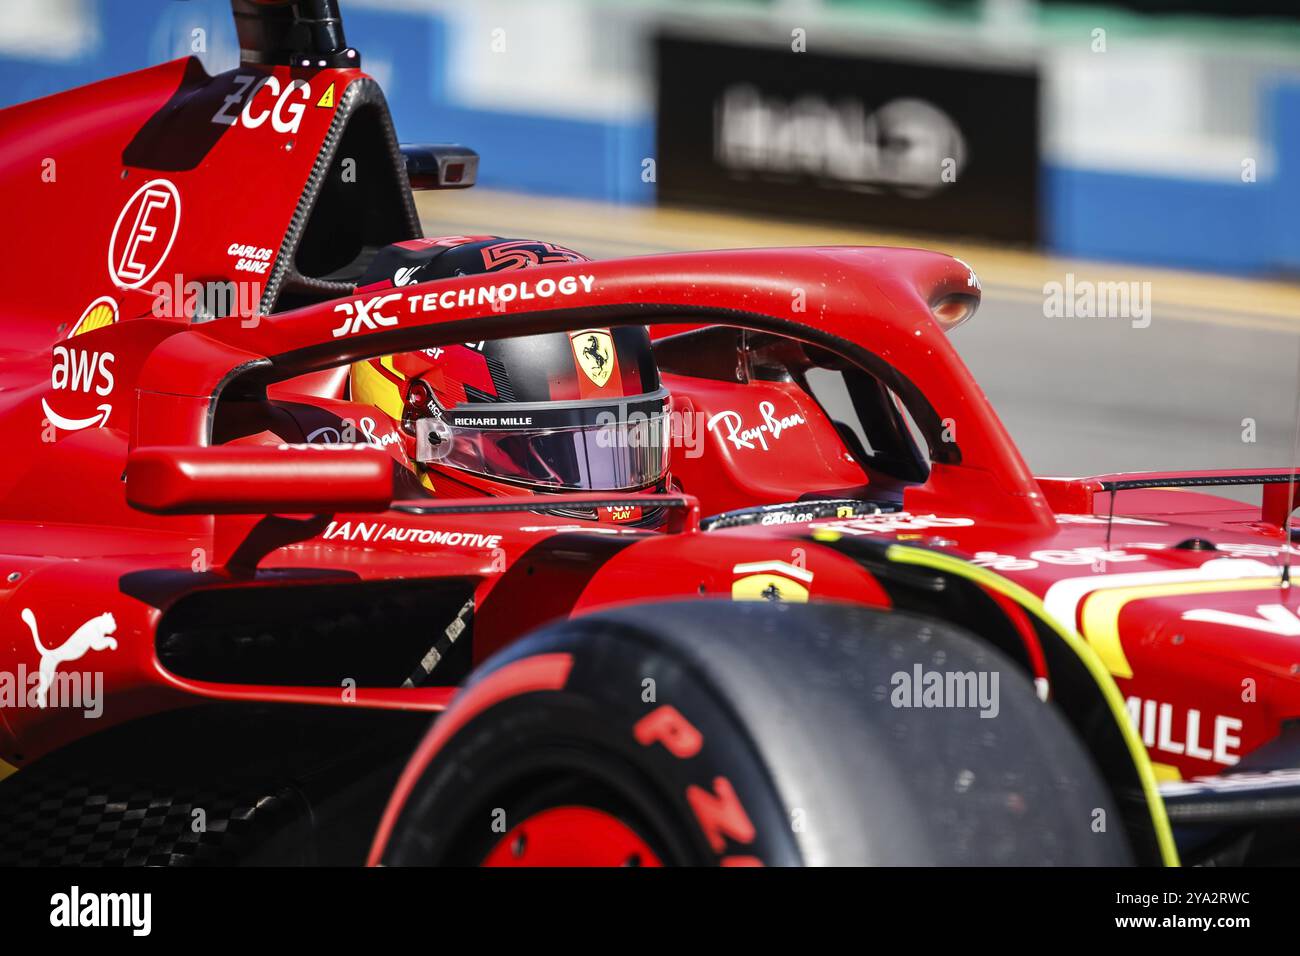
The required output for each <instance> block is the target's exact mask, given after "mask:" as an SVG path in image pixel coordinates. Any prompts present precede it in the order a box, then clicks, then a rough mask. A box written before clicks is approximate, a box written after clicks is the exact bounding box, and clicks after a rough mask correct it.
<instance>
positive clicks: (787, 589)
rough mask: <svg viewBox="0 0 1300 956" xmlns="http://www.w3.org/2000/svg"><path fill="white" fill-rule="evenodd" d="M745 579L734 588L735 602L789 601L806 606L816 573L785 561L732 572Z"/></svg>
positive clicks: (746, 566) (745, 566)
mask: <svg viewBox="0 0 1300 956" xmlns="http://www.w3.org/2000/svg"><path fill="white" fill-rule="evenodd" d="M731 570H732V573H733V574H737V575H741V577H738V578H736V580H735V581H733V582H732V584H731V599H732V600H733V601H785V602H788V603H799V604H803V603H805V602H807V600H808V587H809V585H811V584H812V579H813V576H812V572H811V571H808V570H806V569H804V568H800V567H796V566H795V565H793V564H788V563H787V562H785V561H755V562H752V563H748V564H738V565H736V566H735V567H734V568H732V569H731Z"/></svg>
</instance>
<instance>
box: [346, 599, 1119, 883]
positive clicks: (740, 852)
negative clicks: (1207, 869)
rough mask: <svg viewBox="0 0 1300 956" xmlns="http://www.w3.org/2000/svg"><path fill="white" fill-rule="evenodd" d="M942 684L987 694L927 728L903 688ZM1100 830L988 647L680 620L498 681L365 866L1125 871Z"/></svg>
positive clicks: (470, 698)
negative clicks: (951, 678)
mask: <svg viewBox="0 0 1300 956" xmlns="http://www.w3.org/2000/svg"><path fill="white" fill-rule="evenodd" d="M929 672H937V673H939V674H940V675H946V674H962V675H973V679H974V680H975V681H976V684H974V685H970V684H968V686H978V680H979V675H981V674H982V675H984V680H985V685H984V686H985V687H986V688H992V689H993V690H992V692H991V693H986V694H985V695H984V705H983V706H981V705H980V702H979V700H973V701H971V700H968V701H966V705H965V706H958V705H957V701H956V699H955V698H953V699H950V700H946V701H943V703H945V704H946V706H941V707H937V706H936V707H927V706H916V705H917V704H918V703H923V698H922V697H921V696H919V689H918V690H917V691H916V692H914V691H913V690H912V688H911V687H910V684H908V686H907V688H906V689H907V695H906V696H904V695H903V688H904V684H905V683H907V682H911V681H915V680H917V679H918V678H921V679H922V682H924V680H925V677H924V675H925V674H926V673H929ZM899 675H906V677H905V678H904V677H900V676H899ZM994 675H996V677H994ZM954 686H955V685H954ZM970 696H972V697H978V696H979V695H978V694H977V693H975V692H972V693H971V695H970ZM982 714H984V715H986V716H982ZM1099 819H1100V820H1111V821H1118V820H1119V815H1118V814H1117V813H1116V812H1115V810H1114V807H1113V805H1112V800H1111V797H1110V794H1109V791H1108V790H1107V789H1106V787H1105V786H1104V785H1103V783H1102V782H1101V781H1100V780H1099V779H1098V777H1097V774H1096V772H1095V770H1094V769H1093V766H1092V764H1091V763H1090V761H1089V758H1088V756H1087V755H1086V753H1085V752H1084V750H1083V748H1082V747H1081V746H1080V745H1079V742H1078V741H1076V740H1075V739H1074V738H1073V736H1072V734H1071V731H1070V730H1069V729H1068V727H1067V726H1066V724H1065V722H1064V720H1062V719H1061V718H1060V717H1059V716H1058V715H1057V714H1056V713H1055V712H1054V710H1053V709H1052V707H1051V706H1050V705H1048V704H1044V703H1042V702H1041V701H1040V700H1039V699H1038V698H1037V696H1036V695H1035V693H1034V690H1033V687H1032V685H1031V684H1030V682H1029V680H1028V679H1027V678H1026V677H1025V676H1024V675H1023V673H1022V672H1021V671H1019V670H1018V669H1017V667H1016V665H1014V664H1013V663H1012V662H1011V661H1010V660H1009V659H1007V658H1005V657H1003V656H1002V655H1000V654H999V653H998V652H996V651H995V650H993V649H992V648H990V647H988V646H986V645H984V644H983V643H981V642H980V641H979V640H978V639H976V638H975V637H974V636H972V635H970V634H968V633H965V632H963V631H961V630H958V629H956V628H954V627H952V626H949V625H947V624H944V623H940V622H937V621H933V620H929V619H926V618H922V617H917V616H912V615H908V614H902V613H889V612H882V611H875V610H870V609H865V608H859V607H850V606H844V605H828V604H769V603H766V602H757V603H752V604H751V603H731V602H723V601H690V602H686V601H683V602H678V603H671V604H657V605H653V606H639V607H628V608H624V609H619V610H615V611H610V612H605V613H599V614H595V615H592V616H588V617H582V618H578V619H574V620H568V621H564V622H561V623H557V624H554V625H552V626H549V627H547V628H545V629H543V630H541V631H540V632H538V633H536V634H535V635H533V636H531V637H528V638H526V639H524V640H522V641H520V642H518V643H517V644H515V645H513V646H511V647H510V648H507V649H506V650H504V651H503V652H502V653H500V654H499V655H497V656H496V657H494V658H492V659H491V660H489V661H488V662H486V663H485V664H484V666H483V667H482V668H481V670H479V671H478V672H477V673H476V674H475V675H473V676H472V678H471V680H470V682H469V684H468V685H467V688H466V689H465V691H464V692H463V693H462V694H461V695H460V696H459V697H458V698H457V700H456V701H455V702H454V703H453V705H452V706H451V707H450V708H449V710H448V711H447V712H446V713H445V714H444V715H442V716H441V717H440V718H439V719H438V720H437V721H436V722H435V724H434V725H433V727H432V729H431V731H430V733H429V735H428V736H427V737H426V738H425V740H424V741H423V742H422V744H421V745H420V747H419V748H418V749H417V751H416V754H415V756H414V757H413V759H412V761H411V763H410V764H409V765H408V767H407V769H406V772H405V773H404V775H403V777H402V779H401V781H400V783H399V785H398V787H397V788H396V790H395V792H394V795H393V798H392V800H391V801H390V804H389V807H388V811H387V813H386V814H385V818H384V821H383V823H382V824H381V827H380V831H379V833H378V835H377V837H376V840H375V845H374V848H373V850H372V853H371V862H372V863H383V864H387V865H422V864H453V865H472V864H482V863H487V864H494V865H656V864H723V865H755V864H762V865H856V864H885V865H889V864H904V865H910V864H920V865H928V864H934V865H965V864H974V865H980V864H1030V865H1037V864H1072V865H1087V864H1102V865H1115V864H1125V863H1129V862H1131V855H1130V851H1129V848H1128V845H1127V842H1126V840H1125V837H1124V835H1123V833H1122V832H1121V830H1120V828H1119V827H1118V826H1117V825H1116V826H1109V827H1103V828H1098V827H1097V826H1096V823H1097V821H1098V820H1099ZM1099 831H1100V832H1099Z"/></svg>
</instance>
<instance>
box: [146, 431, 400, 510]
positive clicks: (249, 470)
mask: <svg viewBox="0 0 1300 956" xmlns="http://www.w3.org/2000/svg"><path fill="white" fill-rule="evenodd" d="M392 498H393V460H392V458H390V457H389V455H388V454H387V452H384V451H381V450H380V449H377V448H374V447H372V446H370V445H279V446H269V445H268V446H255V445H217V446H177V447H168V446H155V447H143V448H137V449H135V450H134V451H132V452H131V454H130V456H129V457H128V458H127V464H126V500H127V503H128V504H130V505H131V507H133V508H136V509H138V510H140V511H147V512H150V513H151V514H160V515H190V514H212V515H222V514H225V515H230V514H242V515H258V514H325V513H334V512H338V511H362V512H372V511H384V510H386V509H387V508H388V506H389V505H390V504H391V503H392Z"/></svg>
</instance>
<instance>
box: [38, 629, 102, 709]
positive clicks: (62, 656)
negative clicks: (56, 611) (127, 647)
mask: <svg viewBox="0 0 1300 956" xmlns="http://www.w3.org/2000/svg"><path fill="white" fill-rule="evenodd" d="M20 616H21V617H22V619H23V621H24V622H25V623H26V624H27V627H28V628H29V629H30V630H31V632H32V641H33V642H34V643H35V644H36V652H37V653H38V654H40V655H41V671H40V683H39V684H38V685H37V690H36V706H38V707H41V708H44V707H46V706H47V705H48V703H49V694H50V687H51V686H52V685H53V684H54V672H55V671H56V670H58V667H59V665H60V664H66V663H68V662H70V661H75V660H77V659H79V658H81V657H85V656H86V654H87V653H89V652H90V651H115V650H117V641H116V640H114V639H113V638H112V637H111V636H110V635H112V634H114V633H115V632H116V631H117V621H116V620H114V618H113V615H112V614H110V613H108V612H107V611H105V612H104V613H103V614H101V615H99V616H98V617H92V618H91V619H90V620H89V621H87V622H86V623H85V624H83V625H81V627H79V628H77V629H76V631H74V632H73V634H72V636H71V637H69V638H68V639H67V640H66V641H64V642H63V643H62V644H61V645H59V646H58V647H46V646H45V645H44V644H42V643H41V635H40V632H39V631H38V630H37V628H36V615H35V614H33V613H32V609H31V608H29V607H25V608H23V609H22V612H21V614H20Z"/></svg>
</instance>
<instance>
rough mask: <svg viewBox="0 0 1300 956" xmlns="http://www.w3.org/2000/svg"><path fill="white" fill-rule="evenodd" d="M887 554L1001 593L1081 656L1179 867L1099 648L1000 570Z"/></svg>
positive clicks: (1149, 769) (903, 550)
mask: <svg viewBox="0 0 1300 956" xmlns="http://www.w3.org/2000/svg"><path fill="white" fill-rule="evenodd" d="M886 556H887V557H888V558H889V560H891V561H897V562H898V563H900V564H916V565H921V566H922V567H929V568H935V569H936V570H939V571H947V572H949V573H951V574H956V575H958V576H959V577H963V578H967V579H968V580H971V581H974V582H975V583H976V584H979V585H982V586H983V587H986V588H988V589H989V590H990V591H996V592H997V593H999V594H1002V595H1005V596H1006V597H1009V598H1011V600H1013V601H1015V602H1017V603H1018V604H1020V605H1021V606H1022V607H1023V608H1024V609H1025V610H1027V611H1029V612H1031V613H1032V614H1034V616H1035V617H1037V618H1038V619H1039V620H1040V621H1042V622H1043V624H1045V625H1046V626H1048V627H1050V628H1051V629H1052V631H1054V632H1055V633H1056V634H1057V635H1059V636H1060V638H1061V639H1062V640H1063V641H1065V643H1066V646H1068V647H1069V648H1070V649H1071V650H1072V651H1074V652H1075V654H1077V655H1078V656H1079V660H1081V661H1083V665H1084V667H1085V668H1087V670H1088V673H1089V674H1091V675H1092V678H1093V680H1095V681H1096V682H1097V686H1098V688H1100V690H1101V694H1102V698H1103V699H1104V700H1105V701H1106V706H1107V707H1109V708H1110V712H1111V716H1112V717H1113V718H1114V719H1115V723H1116V724H1118V725H1119V730H1120V734H1121V735H1122V736H1123V738H1124V743H1125V745H1126V746H1127V747H1128V752H1129V756H1130V757H1132V758H1133V764H1134V766H1135V767H1136V768H1137V772H1138V779H1139V780H1140V781H1141V782H1142V794H1143V796H1145V797H1146V801H1147V806H1148V807H1149V809H1150V811H1151V823H1152V825H1153V827H1154V828H1155V833H1156V842H1157V844H1158V845H1159V847H1160V856H1161V858H1162V859H1163V861H1164V863H1165V865H1166V866H1178V847H1177V846H1176V845H1175V844H1174V833H1173V830H1172V829H1171V828H1170V826H1169V815H1168V814H1167V813H1166V812H1165V803H1164V800H1162V799H1161V797H1160V791H1159V789H1158V782H1159V781H1158V780H1157V777H1156V771H1155V768H1154V767H1153V766H1152V764H1151V758H1150V757H1149V756H1148V755H1147V750H1146V747H1145V746H1143V744H1142V738H1141V737H1139V736H1138V732H1137V729H1136V728H1135V727H1134V726H1133V724H1132V722H1131V721H1130V720H1129V715H1128V708H1127V707H1126V706H1125V705H1124V695H1123V694H1121V693H1120V692H1119V688H1118V687H1117V686H1116V685H1115V681H1114V679H1112V678H1111V676H1110V673H1109V672H1108V671H1107V670H1106V665H1105V664H1104V663H1102V660H1101V657H1100V656H1099V655H1098V654H1097V652H1096V651H1095V650H1093V648H1092V647H1091V646H1090V645H1089V644H1088V643H1087V642H1086V641H1084V639H1083V638H1082V637H1080V636H1079V635H1078V634H1077V633H1076V632H1075V631H1073V630H1072V629H1068V628H1065V627H1063V626H1061V624H1060V622H1058V621H1057V620H1056V619H1055V618H1053V617H1052V616H1051V615H1050V614H1048V613H1047V609H1046V608H1044V607H1043V602H1042V601H1041V600H1039V598H1038V597H1037V596H1036V595H1035V594H1033V593H1032V592H1030V591H1027V590H1026V589H1025V588H1023V587H1021V586H1020V585H1019V584H1016V583H1015V582H1014V581H1009V580H1007V579H1006V578H1004V577H1002V576H1001V575H999V574H995V573H993V572H992V571H990V570H989V569H988V568H980V567H976V566H975V565H973V564H968V563H967V562H965V561H963V560H961V559H960V558H954V557H952V556H950V555H947V554H940V553H939V552H936V551H926V550H923V549H921V548H911V547H908V546H906V545H900V544H894V545H890V546H889V549H888V551H887V552H886Z"/></svg>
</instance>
